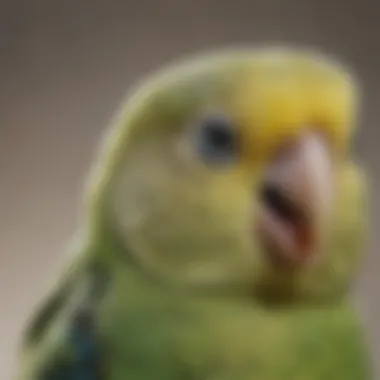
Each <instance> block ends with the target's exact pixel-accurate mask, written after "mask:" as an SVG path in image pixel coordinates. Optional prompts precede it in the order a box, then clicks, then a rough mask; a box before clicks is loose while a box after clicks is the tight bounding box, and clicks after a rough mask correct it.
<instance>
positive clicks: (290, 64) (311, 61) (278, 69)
mask: <svg viewBox="0 0 380 380" xmlns="http://www.w3.org/2000/svg"><path fill="white" fill-rule="evenodd" d="M360 109H361V90H360V85H359V81H358V79H357V78H356V76H355V75H354V73H353V70H352V69H351V68H349V67H348V66H346V65H345V64H344V63H343V62H341V61H340V60H339V59H337V58H336V57H333V56H332V55H329V54H327V53H325V52H322V51H317V50H313V49H307V48H295V47H284V46H282V47H279V46H266V47H246V48H225V49H220V50H218V51H212V52H204V53H198V55H197V54H194V56H191V57H190V56H187V57H185V58H182V59H178V60H177V61H175V62H172V63H171V64H167V65H166V66H165V65H163V67H161V68H159V69H156V70H152V72H151V73H149V74H147V75H146V76H145V77H143V78H142V79H140V80H137V81H136V83H134V85H132V86H131V87H130V90H129V92H128V93H127V95H126V98H125V100H123V101H122V104H121V106H120V108H119V109H118V110H117V112H116V116H114V119H113V120H111V122H110V128H109V129H107V130H106V132H105V136H104V139H103V140H102V141H101V144H100V146H99V150H98V151H97V152H96V158H95V159H94V161H95V162H94V164H93V166H92V168H91V169H90V173H89V175H88V176H87V182H86V183H85V184H84V186H83V187H84V190H83V193H84V196H83V203H82V206H83V215H84V219H83V223H82V224H81V228H79V230H78V231H77V234H75V238H74V239H73V244H72V245H70V247H69V248H68V249H67V252H68V259H67V263H66V264H65V266H64V267H63V268H62V269H61V271H60V274H59V275H58V276H56V277H55V278H54V280H53V281H52V283H51V285H50V286H49V289H48V290H47V291H46V294H44V295H43V296H42V297H41V298H40V300H39V301H38V302H37V305H36V308H35V310H34V312H33V313H30V316H29V319H28V322H27V323H26V327H25V329H24V331H23V333H22V334H21V335H22V339H21V342H20V350H19V356H18V360H19V361H18V366H17V371H16V372H17V374H16V377H15V378H16V379H17V380H153V379H155V380H161V379H162V380H164V379H165V380H179V379H181V380H330V379H331V380H370V379H371V378H372V376H373V373H372V364H371V352H370V351H371V350H370V347H369V345H368V344H367V341H366V333H365V327H364V324H363V323H362V321H361V317H360V313H359V310H357V308H356V306H355V301H354V297H353V294H352V293H353V292H352V289H353V287H354V284H355V281H356V278H357V277H358V272H359V268H360V267H361V263H362V261H363V259H364V254H363V252H364V251H365V242H366V236H367V233H366V231H367V224H368V217H367V210H368V198H369V195H368V194H369V193H368V184H367V176H366V173H365V169H364V168H363V167H362V165H361V164H360V162H359V160H357V159H356V157H355V155H354V152H353V149H352V144H353V142H354V140H355V136H356V132H357V130H358V125H359V120H360V117H359V116H360Z"/></svg>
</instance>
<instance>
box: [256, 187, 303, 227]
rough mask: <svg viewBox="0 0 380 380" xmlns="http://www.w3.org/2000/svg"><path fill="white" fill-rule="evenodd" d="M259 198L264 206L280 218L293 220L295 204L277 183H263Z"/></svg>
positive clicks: (295, 212)
mask: <svg viewBox="0 0 380 380" xmlns="http://www.w3.org/2000/svg"><path fill="white" fill-rule="evenodd" d="M260 198H261V200H262V202H263V203H264V204H265V206H266V207H268V208H269V209H271V210H272V212H274V213H275V214H276V215H278V216H279V217H281V218H282V219H285V220H293V219H295V218H296V217H297V215H298V212H297V209H296V207H295V205H294V204H293V203H292V202H291V200H290V199H289V198H288V197H286V195H285V193H284V191H283V190H282V189H281V187H280V186H278V185H275V184H269V183H267V184H264V186H263V187H262V189H261V194H260Z"/></svg>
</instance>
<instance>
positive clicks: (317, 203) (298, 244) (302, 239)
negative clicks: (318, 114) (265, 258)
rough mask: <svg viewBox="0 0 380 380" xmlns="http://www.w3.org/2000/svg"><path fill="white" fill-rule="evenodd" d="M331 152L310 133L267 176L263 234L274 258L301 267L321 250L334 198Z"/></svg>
mask: <svg viewBox="0 0 380 380" xmlns="http://www.w3.org/2000/svg"><path fill="white" fill-rule="evenodd" d="M330 153H331V152H330V151H329V145H328V141H327V140H326V139H325V138H324V136H323V135H321V134H318V133H316V132H307V133H305V134H304V135H302V136H301V137H299V138H298V139H297V140H296V141H294V142H293V144H291V145H290V146H288V147H287V149H285V150H284V151H283V152H282V153H281V154H280V155H278V156H277V157H276V158H275V159H274V161H273V162H272V164H271V165H270V167H269V168H268V169H267V171H266V172H265V178H264V184H263V187H262V191H261V198H260V202H259V205H260V218H259V232H260V236H261V238H262V242H263V244H264V245H265V248H266V249H267V250H268V253H270V254H271V257H275V258H277V259H285V260H286V261H288V262H292V263H300V262H303V261H305V260H306V259H308V258H310V257H311V256H312V255H313V254H314V253H316V252H317V251H318V249H319V248H320V245H321V241H322V236H323V230H324V227H325V226H326V223H327V221H328V219H329V214H330V212H331V206H332V201H333V193H334V191H333V189H334V178H333V167H332V166H333V165H332V157H331V154H330Z"/></svg>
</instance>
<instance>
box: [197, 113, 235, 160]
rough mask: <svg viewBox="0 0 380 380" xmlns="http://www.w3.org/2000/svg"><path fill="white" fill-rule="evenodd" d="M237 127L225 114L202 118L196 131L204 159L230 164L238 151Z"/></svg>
mask: <svg viewBox="0 0 380 380" xmlns="http://www.w3.org/2000/svg"><path fill="white" fill-rule="evenodd" d="M236 132H237V131H236V129H235V128H234V125H233V123H232V121H231V120H229V119H228V118H227V117H225V116H221V115H216V116H215V115H214V116H208V117H206V118H204V119H202V120H201V122H200V125H199V127H198V129H197V132H196V144H197V150H198V153H199V154H200V156H201V157H202V159H203V160H204V161H206V162H207V163H211V164H228V163H231V162H232V161H234V160H235V159H236V157H237V153H238V139H237V134H236Z"/></svg>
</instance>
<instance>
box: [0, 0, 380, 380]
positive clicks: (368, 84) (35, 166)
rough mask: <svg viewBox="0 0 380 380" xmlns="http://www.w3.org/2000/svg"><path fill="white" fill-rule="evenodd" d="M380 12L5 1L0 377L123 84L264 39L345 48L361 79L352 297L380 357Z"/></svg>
mask: <svg viewBox="0 0 380 380" xmlns="http://www.w3.org/2000/svg"><path fill="white" fill-rule="evenodd" d="M379 15H380V5H379V3H378V2H377V1H376V0H374V1H372V2H371V1H363V0H362V1H360V0H340V1H339V0H287V1H285V0H265V1H264V0H263V1H256V0H189V1H181V0H168V1H159V0H156V1H155V0H150V1H148V0H140V1H135V2H133V1H128V0H124V1H123V0H103V1H100V0H92V1H86V0H61V1H55V0H34V1H33V0H29V1H27V0H26V1H19V0H1V1H0V195H1V197H0V199H1V203H0V226H1V229H0V231H1V232H0V234H1V235H0V236H1V239H0V305H1V306H0V308H1V309H0V378H1V379H2V380H10V379H11V373H12V371H13V368H14V365H15V349H16V345H17V341H18V338H19V332H20V329H21V327H22V325H23V323H24V320H25V317H26V315H27V314H28V312H29V311H30V308H31V305H32V304H33V303H34V302H35V301H36V298H37V297H38V295H39V294H40V293H41V292H42V291H43V290H44V287H45V283H46V280H47V279H49V278H50V277H51V276H52V274H53V275H54V273H56V271H57V270H58V269H59V267H60V265H61V263H62V261H63V258H64V256H63V249H64V247H65V244H66V242H67V241H68V239H70V237H71V235H72V234H73V232H74V231H75V229H76V226H77V224H78V216H79V214H80V202H81V191H82V185H83V179H84V177H85V175H86V173H87V170H88V167H89V165H90V162H91V160H92V158H93V155H94V151H95V148H96V147H97V146H98V141H99V139H100V137H101V133H102V131H104V130H105V127H106V126H107V124H108V122H109V120H110V118H111V116H112V113H113V112H114V110H115V108H116V107H117V106H118V105H119V103H120V100H121V98H122V96H123V94H124V93H125V90H126V89H127V87H128V86H129V85H130V84H131V83H132V82H133V81H134V80H135V79H136V78H139V77H141V76H142V75H143V74H144V73H145V72H146V71H149V70H152V69H154V68H156V67H158V66H160V65H162V64H165V63H167V62H169V61H171V60H172V59H174V58H177V57H178V56H181V55H183V54H188V53H194V52H198V51H204V50H207V49H209V48H213V49H215V48H218V47H222V46H229V45H235V44H244V45H246V44H250V43H266V42H272V43H298V44H303V45H307V46H311V47H316V48H321V49H323V50H325V51H327V52H333V53H336V54H337V55H338V56H339V57H340V58H341V59H342V60H344V61H345V62H347V63H348V64H350V65H351V66H352V67H353V69H354V70H355V71H356V72H357V75H358V76H359V78H360V80H361V82H362V84H363V88H364V110H363V115H362V120H361V131H360V134H359V136H358V140H357V148H358V152H359V156H360V158H361V159H362V161H363V162H364V163H365V165H366V166H367V168H368V171H369V173H370V177H371V181H372V188H373V190H372V192H373V194H374V197H373V198H374V201H373V207H372V216H373V224H372V238H371V239H370V242H369V243H370V244H369V255H368V259H367V262H366V264H365V266H364V268H363V274H362V277H361V281H360V283H359V286H358V297H357V299H358V303H359V306H360V310H361V313H362V315H363V320H364V322H365V324H366V326H367V331H368V337H369V340H370V342H371V344H372V346H373V350H374V354H373V356H374V358H375V359H380V326H379V324H380V322H379V321H380V304H379V299H380V295H379V292H380V276H379V275H378V272H379V269H380V256H379V254H380V253H379V252H377V249H376V247H377V245H378V244H379V243H380V229H379V227H378V224H377V223H378V222H379V216H380V213H379V206H380V202H379V201H378V199H376V196H375V195H376V193H377V192H378V189H379V179H380V176H379V171H380V162H379V163H377V162H378V161H379V159H380V146H379V143H378V139H379V136H380V132H379V125H378V123H379V116H380V105H379V104H378V99H380V86H379V85H380V78H379V75H378V70H379V64H380V47H379V43H378V40H379V35H380V21H379ZM378 367H379V368H380V365H378ZM379 373H380V372H379ZM377 379H380V376H377Z"/></svg>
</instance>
